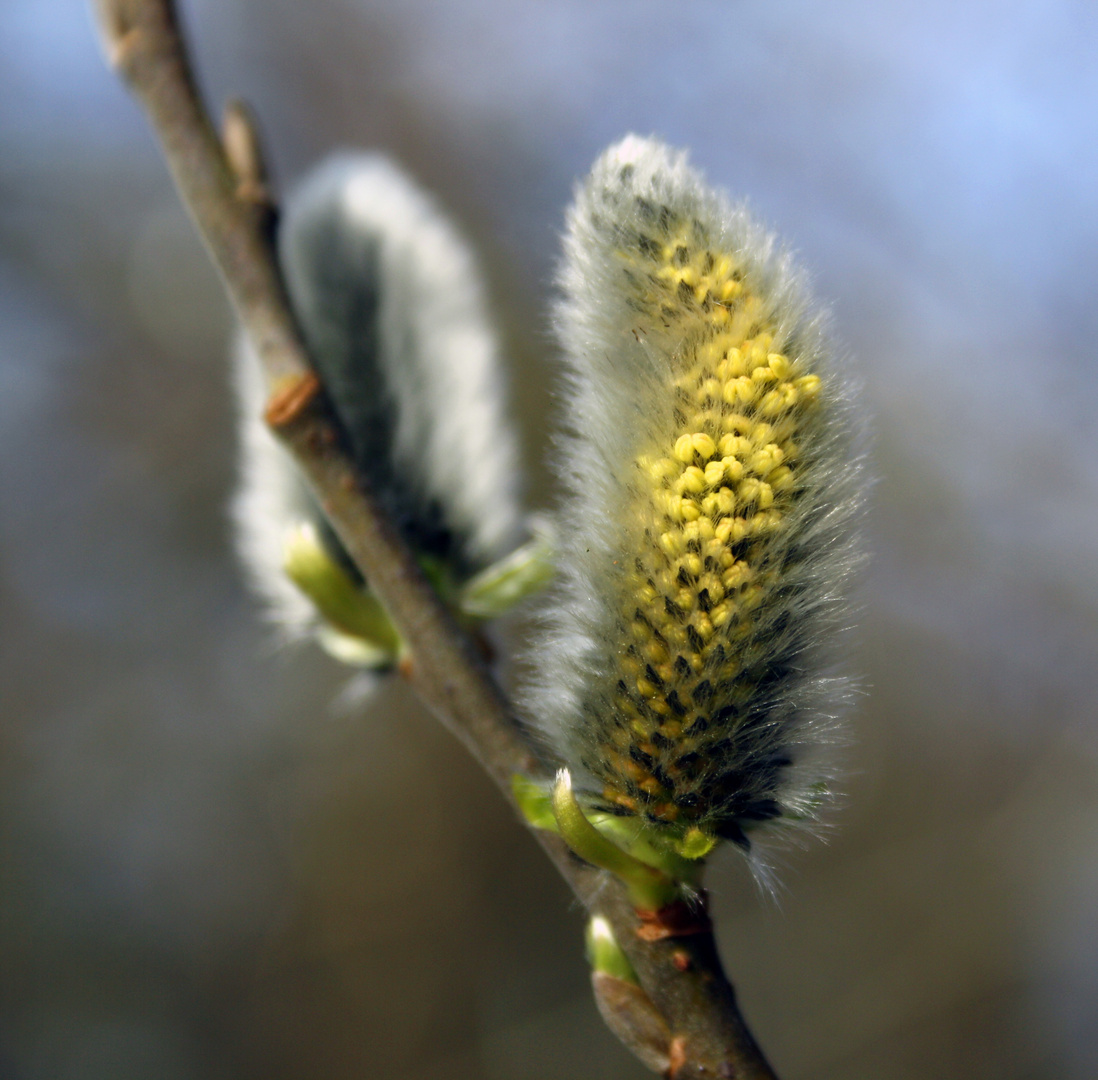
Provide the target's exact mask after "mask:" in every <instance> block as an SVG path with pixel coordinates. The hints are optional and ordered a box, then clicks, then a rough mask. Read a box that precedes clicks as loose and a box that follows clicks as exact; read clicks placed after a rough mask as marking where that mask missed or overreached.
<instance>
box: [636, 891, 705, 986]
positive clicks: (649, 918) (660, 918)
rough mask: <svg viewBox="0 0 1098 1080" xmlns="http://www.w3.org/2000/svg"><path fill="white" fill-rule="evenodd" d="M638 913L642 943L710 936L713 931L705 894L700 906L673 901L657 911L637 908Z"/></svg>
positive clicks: (639, 935)
mask: <svg viewBox="0 0 1098 1080" xmlns="http://www.w3.org/2000/svg"><path fill="white" fill-rule="evenodd" d="M636 911H637V918H638V919H640V922H641V924H640V926H638V927H637V930H636V934H637V937H639V938H640V939H641V941H663V940H664V938H671V937H689V936H690V935H692V934H708V933H710V932H711V931H712V929H713V924H712V923H711V922H710V921H709V912H708V911H707V910H706V907H705V894H704V893H703V894H702V902H701V904H700V905H698V904H689V903H687V902H686V901H685V900H673V901H672V902H671V903H670V904H666V905H664V906H663V907H661V908H659V909H658V910H656V911H649V910H646V909H645V908H637V909H636ZM676 966H677V965H676ZM680 970H684V969H682V968H680Z"/></svg>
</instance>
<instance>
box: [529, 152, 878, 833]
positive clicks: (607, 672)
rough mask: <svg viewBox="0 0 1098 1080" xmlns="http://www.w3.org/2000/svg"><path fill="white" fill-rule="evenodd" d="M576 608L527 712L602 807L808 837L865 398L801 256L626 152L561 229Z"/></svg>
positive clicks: (600, 167) (549, 645) (666, 821)
mask: <svg viewBox="0 0 1098 1080" xmlns="http://www.w3.org/2000/svg"><path fill="white" fill-rule="evenodd" d="M560 283H561V286H562V289H563V293H564V297H563V300H562V302H561V303H560V305H559V307H558V311H557V330H558V334H559V336H560V339H561V343H562V345H563V347H564V351H565V355H566V359H567V363H568V367H569V394H568V406H569V409H568V423H569V426H570V429H571V431H570V433H569V434H568V435H566V437H565V439H564V454H563V464H564V472H565V481H566V484H567V486H568V488H569V494H568V497H567V499H566V504H565V506H564V507H563V510H562V515H561V516H562V523H561V548H560V567H561V577H562V581H561V585H560V587H559V589H558V590H557V593H556V596H555V599H554V603H553V608H552V610H551V611H550V612H549V615H548V621H549V623H550V627H551V629H550V633H549V636H548V639H547V640H546V642H545V644H544V648H543V650H542V653H541V657H540V661H539V665H538V666H539V674H538V680H537V686H536V687H535V689H534V691H533V692H532V694H531V697H530V706H531V709H532V711H533V712H534V713H535V715H536V719H537V721H538V723H539V724H540V726H541V728H542V730H543V731H544V732H545V734H546V736H547V738H548V740H549V742H550V743H551V745H552V747H553V749H554V751H555V753H556V756H558V757H559V758H561V759H562V760H563V761H564V762H565V763H566V764H568V765H569V766H570V768H571V769H572V770H573V771H574V772H575V773H576V775H577V786H578V788H579V790H580V791H583V792H586V797H587V800H588V803H589V805H593V806H595V807H599V808H601V809H604V810H609V811H611V812H614V813H619V814H627V815H637V816H639V817H640V818H642V819H644V820H646V821H647V822H649V823H652V824H653V825H658V826H664V827H666V828H667V829H669V830H673V831H683V830H685V829H687V828H690V827H695V826H696V827H700V828H701V829H703V830H704V831H706V832H710V833H712V834H714V835H718V836H724V837H727V838H731V839H734V840H736V841H738V842H741V843H745V842H746V841H745V830H747V829H749V828H751V827H752V826H754V825H756V824H758V823H760V822H762V821H765V820H769V819H772V818H779V817H780V818H784V819H786V820H796V821H801V820H806V819H811V818H812V817H813V816H814V815H815V812H816V810H817V809H818V807H819V805H820V803H821V801H822V800H823V798H824V797H825V796H826V794H827V771H826V767H825V765H824V758H823V756H822V755H821V754H820V753H819V750H820V748H821V746H822V745H823V744H825V743H826V742H827V741H828V736H829V733H830V732H831V730H832V729H833V727H834V721H835V718H836V716H837V715H838V713H839V712H840V711H841V706H842V704H843V699H844V697H845V696H846V695H847V693H848V691H849V686H848V683H847V681H846V680H844V679H842V678H841V677H838V676H837V675H835V674H834V671H833V667H834V655H833V648H832V643H833V641H834V639H835V631H836V630H837V629H839V628H840V627H841V625H842V624H843V620H844V616H845V607H844V602H843V599H842V598H843V592H844V588H845V584H846V579H847V578H848V577H849V576H850V572H851V570H852V569H853V568H854V566H855V565H856V564H857V562H858V550H857V545H856V543H855V541H854V532H853V527H852V524H853V521H854V519H855V518H856V516H857V509H858V506H859V503H860V492H861V488H862V483H861V477H860V473H861V469H860V465H859V462H858V459H857V455H856V453H855V452H854V450H853V449H852V443H853V440H852V437H851V429H852V426H855V425H854V423H853V421H852V419H851V413H852V408H851V402H850V393H851V392H850V386H849V379H847V378H845V377H844V376H843V375H842V373H841V371H840V370H839V369H837V367H836V366H835V365H833V364H832V362H831V360H830V357H829V355H828V352H827V348H826V343H825V341H824V337H823V334H822V332H821V328H820V317H819V314H818V312H817V311H815V310H813V309H812V308H811V307H810V306H809V305H808V302H807V298H806V290H805V289H804V287H803V285H802V283H801V281H800V279H799V277H798V275H797V273H796V272H795V271H794V270H793V268H792V265H791V262H790V259H789V257H788V256H787V255H786V254H785V253H784V252H782V251H780V250H779V249H777V248H776V246H775V244H774V241H773V238H772V237H771V236H769V235H768V234H767V233H765V232H764V231H763V230H762V229H761V228H760V227H759V226H758V225H756V224H755V223H754V222H753V221H752V220H751V219H750V217H749V216H748V214H747V213H746V211H745V210H744V209H743V208H742V207H738V206H735V205H733V204H732V203H730V202H729V201H728V199H727V198H726V197H725V196H724V195H723V194H722V193H720V192H715V191H713V190H711V189H710V188H708V187H707V186H706V185H705V183H704V181H703V180H702V178H701V176H700V175H699V174H698V173H697V172H696V171H694V170H693V169H691V168H690V167H689V166H688V164H687V162H686V157H685V154H682V153H679V152H675V151H672V150H669V149H668V148H667V147H665V146H664V145H663V144H661V143H659V142H657V141H655V140H652V139H641V138H637V137H636V136H629V137H628V138H626V139H625V140H623V141H622V142H621V143H619V144H617V145H616V146H613V147H611V148H610V149H609V150H607V151H606V152H605V153H604V154H603V155H602V157H601V158H600V159H599V160H598V161H597V162H596V164H595V166H594V168H593V170H592V172H591V175H590V176H589V177H588V179H587V180H586V182H585V183H584V184H583V185H582V186H581V187H580V189H579V190H578V192H577V196H576V202H575V205H574V206H573V207H572V209H571V211H570V214H569V218H568V233H567V237H566V240H565V263H564V266H563V269H562V272H561V275H560Z"/></svg>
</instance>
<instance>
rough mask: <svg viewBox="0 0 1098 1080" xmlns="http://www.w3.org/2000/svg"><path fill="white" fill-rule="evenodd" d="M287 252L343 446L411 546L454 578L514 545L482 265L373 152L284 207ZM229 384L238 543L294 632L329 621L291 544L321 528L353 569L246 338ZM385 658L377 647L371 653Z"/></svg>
mask: <svg viewBox="0 0 1098 1080" xmlns="http://www.w3.org/2000/svg"><path fill="white" fill-rule="evenodd" d="M279 256H280V262H281V264H282V269H283V273H284V275H285V278H286V285H287V289H288V291H289V294H290V299H291V301H292V306H293V309H294V314H295V316H296V317H297V319H298V322H299V324H300V326H301V329H302V333H303V335H304V338H305V341H306V344H307V345H308V348H309V351H310V355H311V358H312V360H313V362H314V363H315V365H316V367H317V370H318V373H319V374H320V376H321V379H322V381H323V383H324V387H325V391H326V393H327V394H328V397H329V399H330V400H331V402H332V405H333V408H334V410H335V412H336V414H337V416H338V419H339V421H340V424H341V427H342V430H343V434H344V436H345V438H346V440H347V448H348V451H349V453H350V454H351V456H352V458H353V459H354V464H355V466H356V467H357V469H358V470H359V471H360V473H361V474H362V475H363V476H365V477H366V478H367V479H368V480H369V482H370V484H371V487H372V489H373V491H374V493H375V495H376V496H377V497H378V498H379V500H380V501H381V503H382V505H383V506H384V507H385V509H386V510H387V511H388V513H389V514H390V515H391V516H392V518H393V519H394V521H395V522H396V523H397V525H398V527H399V528H400V529H401V531H402V532H403V534H404V536H405V539H406V540H407V541H408V542H409V544H410V545H411V546H412V548H413V549H414V550H415V551H416V553H417V554H418V555H419V556H420V557H421V558H422V559H424V560H425V561H429V562H430V564H431V565H433V566H436V567H441V568H442V570H443V572H444V573H445V574H446V576H447V577H448V578H449V579H451V580H452V581H455V582H461V581H463V580H465V579H467V578H469V577H470V576H472V575H473V574H475V573H477V572H478V571H480V570H482V569H483V568H484V567H486V566H488V565H489V564H490V563H492V562H493V561H494V560H497V559H499V558H500V557H501V556H503V555H505V554H506V553H507V552H509V551H511V549H512V548H513V547H514V546H515V544H516V543H517V542H518V540H519V539H520V538H521V535H522V532H523V527H522V507H521V502H520V499H519V487H520V483H519V468H518V454H517V450H516V444H515V438H514V433H513V430H512V427H511V425H510V422H509V420H508V417H507V415H506V407H505V398H506V389H507V385H506V384H507V379H506V375H505V372H504V369H503V366H502V364H501V361H500V357H499V347H498V342H497V338H496V333H495V329H494V327H493V325H492V323H491V321H490V320H489V317H488V313H487V310H486V303H485V299H484V290H483V286H482V284H481V278H480V275H479V272H478V268H477V265H476V260H475V258H474V256H473V254H472V251H471V249H470V248H469V246H468V245H467V244H466V242H465V241H464V240H463V239H462V237H461V236H460V235H459V234H458V233H457V231H456V230H455V229H454V227H453V226H452V225H451V224H450V222H449V221H448V220H447V219H446V218H445V217H444V216H443V215H442V213H441V211H440V210H439V209H438V207H437V206H436V205H435V202H434V200H433V199H432V198H431V197H430V196H429V195H427V194H426V193H425V192H424V191H422V190H421V189H420V188H419V187H418V186H417V185H416V184H415V183H414V182H413V181H412V180H411V179H410V178H409V177H408V176H407V175H406V174H405V173H404V172H402V171H401V170H400V169H399V168H398V167H397V166H396V165H395V164H394V163H393V162H392V161H390V160H389V159H387V158H385V157H384V156H382V155H380V154H359V155H349V154H345V155H340V156H337V157H334V158H331V159H329V160H328V161H326V162H324V163H323V164H322V165H321V166H320V167H319V168H318V169H316V170H315V171H314V172H313V173H312V174H311V175H310V176H309V177H308V178H307V179H306V180H305V182H304V183H303V184H302V185H301V186H300V187H299V188H298V190H297V191H296V192H295V193H294V194H293V195H292V196H291V198H290V199H289V201H288V202H287V206H286V212H285V214H284V216H283V218H282V223H281V229H280V233H279ZM236 383H237V390H238V397H239V400H240V402H241V421H240V442H241V458H242V461H241V484H240V490H239V492H238V494H237V496H236V499H235V502H234V507H233V511H234V518H235V521H236V526H237V546H238V548H239V550H240V552H241V555H242V557H243V560H244V562H245V565H246V566H247V568H248V570H249V572H250V575H251V578H252V583H253V586H254V588H255V590H256V591H257V592H258V593H259V595H260V596H261V597H262V598H263V599H264V600H265V601H266V604H267V607H268V611H269V613H270V615H271V617H272V619H273V621H275V622H276V623H278V624H279V625H281V627H282V628H283V630H284V631H285V632H286V634H287V635H288V636H289V637H301V636H304V635H306V634H308V633H313V632H317V631H318V630H324V629H325V626H324V622H325V620H324V619H323V617H322V616H321V615H320V614H319V612H318V611H317V610H316V608H315V607H314V605H313V603H312V602H311V601H310V599H309V598H307V597H306V596H305V595H304V594H303V593H302V592H301V591H300V590H299V589H298V588H297V587H296V586H295V585H294V584H293V583H292V582H291V581H290V580H289V579H288V578H287V576H286V573H285V572H284V571H285V567H286V563H287V544H288V543H289V544H291V545H292V544H293V543H294V542H295V538H298V537H300V536H302V535H305V536H306V537H316V538H318V539H319V541H320V542H321V543H322V544H323V546H324V547H325V549H327V551H328V553H329V555H330V556H331V557H332V558H333V559H334V560H335V561H337V562H338V563H339V564H340V565H341V566H343V568H344V569H345V570H346V572H347V573H348V574H349V575H351V576H352V577H353V578H355V579H356V580H358V578H357V571H355V570H354V569H353V567H351V565H350V563H349V560H348V559H347V558H346V556H345V555H344V554H343V551H342V548H341V547H340V545H339V541H338V540H337V539H336V538H335V536H334V534H333V533H332V531H331V529H330V528H329V527H328V525H327V522H326V520H325V518H324V515H323V513H322V511H321V509H320V507H319V506H317V504H316V503H315V501H314V500H313V498H312V496H311V495H310V493H309V492H308V490H307V489H306V487H305V485H304V482H303V481H302V480H301V479H300V477H299V475H298V471H297V468H296V466H295V464H294V463H293V461H292V460H291V459H290V456H289V455H288V453H287V452H286V451H285V450H284V449H283V448H282V447H281V446H280V445H278V443H277V442H276V441H275V439H274V438H273V436H272V435H271V433H270V432H269V431H268V430H267V428H266V425H265V424H264V423H263V420H262V411H263V402H264V398H265V395H266V387H265V384H264V381H263V378H262V375H261V373H260V370H259V364H258V360H257V358H256V357H255V355H254V352H253V350H252V347H251V345H250V344H249V343H247V342H246V341H241V343H240V344H239V346H238V348H237V351H236ZM303 528H304V529H305V532H304V534H303V533H302V529H303ZM358 584H359V585H360V586H361V585H362V583H361V581H360V580H358ZM325 640H326V642H328V643H330V642H331V641H332V640H338V639H332V638H331V637H330V636H329V637H328V638H326V639H325ZM355 651H356V653H357V652H359V651H360V650H358V649H357V648H356V650H355ZM372 656H373V652H367V653H366V654H364V657H365V659H364V660H363V662H373V661H372V660H371V657H372ZM391 660H392V656H391V655H389V654H388V653H387V652H385V651H384V650H382V651H381V652H380V653H379V654H378V659H377V661H376V662H377V663H378V664H384V663H386V662H391Z"/></svg>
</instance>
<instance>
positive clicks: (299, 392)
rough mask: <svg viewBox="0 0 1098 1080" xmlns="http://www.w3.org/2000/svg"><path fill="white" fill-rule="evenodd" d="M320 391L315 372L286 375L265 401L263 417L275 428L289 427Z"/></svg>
mask: <svg viewBox="0 0 1098 1080" xmlns="http://www.w3.org/2000/svg"><path fill="white" fill-rule="evenodd" d="M320 391H321V387H320V380H319V379H318V378H317V376H316V373H315V372H313V371H306V372H305V373H304V374H303V375H288V376H286V377H285V378H284V379H281V380H280V381H279V382H278V383H277V384H276V386H275V390H274V392H273V393H272V394H271V399H270V401H268V402H267V409H266V411H265V412H264V414H263V416H264V419H265V420H266V421H267V424H268V425H269V426H270V427H272V428H274V429H275V430H278V429H279V428H284V427H289V425H290V424H292V423H293V422H294V421H295V420H297V419H299V418H300V417H301V415H302V414H303V413H304V412H305V411H306V410H307V409H308V408H309V406H310V405H312V403H313V402H314V401H315V400H316V399H317V397H318V396H319V395H320Z"/></svg>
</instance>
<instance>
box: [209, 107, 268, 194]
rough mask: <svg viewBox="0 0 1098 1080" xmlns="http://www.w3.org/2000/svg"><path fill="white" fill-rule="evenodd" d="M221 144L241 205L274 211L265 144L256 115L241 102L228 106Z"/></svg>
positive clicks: (222, 127) (222, 128)
mask: <svg viewBox="0 0 1098 1080" xmlns="http://www.w3.org/2000/svg"><path fill="white" fill-rule="evenodd" d="M221 143H222V146H223V147H224V149H225V158H226V160H227V161H228V163H229V168H230V169H231V170H232V174H233V176H234V177H235V179H236V197H237V199H239V200H240V201H241V202H243V203H246V204H248V205H250V206H254V207H257V208H259V209H261V210H263V211H266V212H272V211H273V209H274V200H273V199H272V197H271V190H270V185H269V183H268V173H267V164H266V161H265V159H264V156H263V141H262V139H260V137H259V125H258V123H257V121H256V117H255V113H254V112H252V110H251V109H250V108H249V107H248V105H247V104H246V103H245V102H243V101H240V100H239V99H235V98H234V99H233V100H232V101H230V102H229V103H228V104H227V105H226V106H225V113H224V116H223V117H222V121H221Z"/></svg>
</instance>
